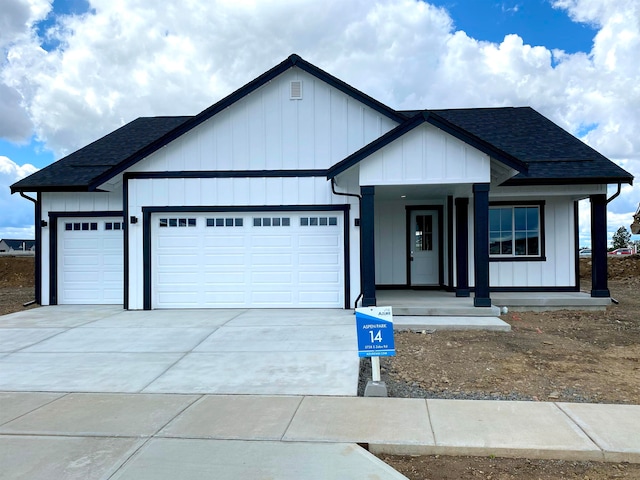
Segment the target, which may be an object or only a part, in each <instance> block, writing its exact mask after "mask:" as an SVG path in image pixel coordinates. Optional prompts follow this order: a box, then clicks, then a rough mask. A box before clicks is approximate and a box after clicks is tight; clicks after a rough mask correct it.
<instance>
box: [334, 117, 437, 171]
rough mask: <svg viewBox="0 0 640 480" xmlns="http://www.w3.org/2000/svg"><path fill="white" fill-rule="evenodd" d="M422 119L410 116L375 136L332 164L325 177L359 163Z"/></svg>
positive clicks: (409, 129) (422, 121) (419, 123)
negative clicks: (382, 133)
mask: <svg viewBox="0 0 640 480" xmlns="http://www.w3.org/2000/svg"><path fill="white" fill-rule="evenodd" d="M424 121H425V119H424V116H422V115H416V116H415V117H413V118H410V119H409V120H405V122H404V123H401V124H400V125H398V126H397V127H396V128H393V129H391V130H389V131H388V132H387V133H385V134H384V135H382V136H381V137H378V138H376V139H375V140H374V141H373V142H371V143H369V144H367V145H365V146H364V147H362V148H361V149H360V150H358V151H356V152H354V153H352V154H351V155H349V156H348V157H346V158H345V159H343V160H341V161H339V162H338V163H336V164H335V165H333V166H332V167H331V168H329V170H328V171H327V178H328V179H329V180H330V179H332V178H335V177H336V176H338V175H339V174H341V173H342V172H344V171H345V170H348V169H349V168H351V167H353V166H354V165H356V164H357V163H359V162H360V161H361V160H363V159H365V158H367V157H368V156H369V155H372V154H374V153H375V152H377V151H378V150H380V149H381V148H383V147H386V146H387V145H389V144H390V143H391V142H393V141H394V140H396V139H397V138H399V137H401V136H402V135H404V134H405V133H407V132H410V131H411V130H413V129H414V128H416V127H417V126H418V125H421V124H422V123H424Z"/></svg>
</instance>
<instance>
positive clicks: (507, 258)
mask: <svg viewBox="0 0 640 480" xmlns="http://www.w3.org/2000/svg"><path fill="white" fill-rule="evenodd" d="M545 206H546V202H545V201H544V200H536V201H514V202H509V201H500V202H489V209H490V210H491V209H492V208H507V207H510V208H512V209H513V208H515V207H537V208H538V221H539V232H538V235H539V237H538V244H539V252H538V255H516V254H515V253H512V254H510V255H491V253H489V261H490V262H545V261H546V260H547V257H546V250H545V248H546V247H545V246H546V229H545ZM512 219H513V216H512ZM511 229H512V232H513V231H514V226H513V220H512V226H511ZM489 232H491V229H489ZM489 235H491V233H489ZM512 241H515V239H514V240H512ZM489 245H491V239H490V238H489Z"/></svg>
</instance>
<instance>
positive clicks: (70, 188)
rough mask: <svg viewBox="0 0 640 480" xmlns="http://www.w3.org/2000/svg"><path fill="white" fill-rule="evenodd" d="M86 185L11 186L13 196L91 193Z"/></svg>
mask: <svg viewBox="0 0 640 480" xmlns="http://www.w3.org/2000/svg"><path fill="white" fill-rule="evenodd" d="M90 191H91V190H89V188H88V187H87V186H85V185H66V186H65V185H45V186H37V187H36V186H28V185H27V186H24V187H14V186H13V185H11V194H12V195H13V194H14V193H20V192H23V193H24V192H36V193H40V192H90Z"/></svg>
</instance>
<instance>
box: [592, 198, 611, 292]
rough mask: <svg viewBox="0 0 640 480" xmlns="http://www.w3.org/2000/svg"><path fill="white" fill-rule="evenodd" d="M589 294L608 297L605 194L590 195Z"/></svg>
mask: <svg viewBox="0 0 640 480" xmlns="http://www.w3.org/2000/svg"><path fill="white" fill-rule="evenodd" d="M589 200H590V201H591V296H592V297H610V296H611V293H610V292H609V288H608V285H607V196H606V195H591V196H590V197H589Z"/></svg>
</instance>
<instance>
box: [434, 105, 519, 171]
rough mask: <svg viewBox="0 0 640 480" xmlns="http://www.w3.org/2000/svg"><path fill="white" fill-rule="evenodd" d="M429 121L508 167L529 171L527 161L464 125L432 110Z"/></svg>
mask: <svg viewBox="0 0 640 480" xmlns="http://www.w3.org/2000/svg"><path fill="white" fill-rule="evenodd" d="M427 121H428V122H429V123H430V124H431V125H433V126H434V127H437V128H439V129H440V130H442V131H444V132H447V133H448V134H450V135H452V136H454V137H455V138H457V139H458V140H460V141H462V142H464V143H466V144H467V145H470V146H471V147H473V148H476V149H477V150H480V151H481V152H483V153H485V154H487V155H489V156H490V157H492V158H495V159H496V160H498V161H499V162H501V163H504V164H505V165H507V166H508V167H511V168H513V169H514V170H517V171H518V172H519V173H527V171H528V169H529V167H528V165H527V164H526V162H523V161H522V160H519V159H518V158H516V157H514V156H513V155H510V154H508V153H507V152H504V151H503V150H501V149H499V148H497V147H495V146H493V145H491V144H490V143H489V142H486V141H485V140H482V139H481V138H479V137H477V136H475V135H473V134H471V133H469V132H468V131H466V130H465V129H463V128H462V127H459V126H457V125H455V124H453V123H451V122H450V121H448V120H445V119H444V118H443V117H441V116H440V115H438V114H437V113H433V112H430V113H429V115H428V117H427Z"/></svg>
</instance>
